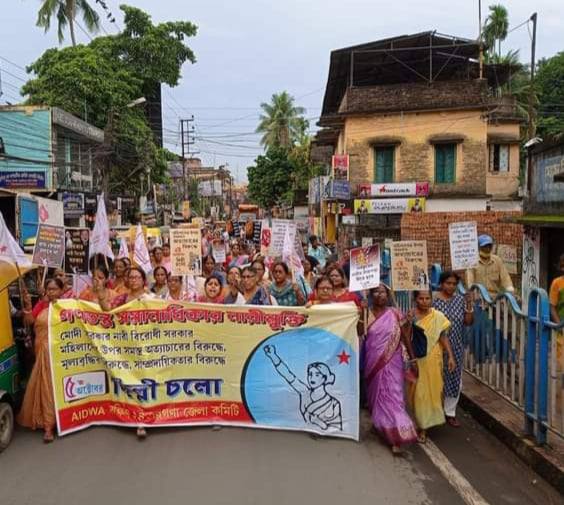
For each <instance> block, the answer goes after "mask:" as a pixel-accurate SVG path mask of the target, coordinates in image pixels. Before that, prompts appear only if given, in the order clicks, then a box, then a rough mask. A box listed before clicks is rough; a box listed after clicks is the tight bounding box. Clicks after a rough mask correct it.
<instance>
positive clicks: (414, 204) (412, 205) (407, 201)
mask: <svg viewBox="0 0 564 505" xmlns="http://www.w3.org/2000/svg"><path fill="white" fill-rule="evenodd" d="M424 211H425V198H382V199H373V200H366V199H363V200H355V201H354V213H355V214H404V213H406V212H424Z"/></svg>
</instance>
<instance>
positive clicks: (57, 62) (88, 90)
mask: <svg viewBox="0 0 564 505" xmlns="http://www.w3.org/2000/svg"><path fill="white" fill-rule="evenodd" d="M27 70H28V72H30V73H31V72H33V74H34V75H35V77H34V78H32V79H30V80H29V81H28V82H27V83H26V84H25V85H24V86H23V87H22V90H21V92H22V94H24V95H27V96H28V97H29V98H28V100H27V102H28V103H29V104H32V105H41V104H47V105H51V106H54V107H60V108H62V109H65V110H66V111H67V112H70V113H72V114H74V115H76V116H79V117H81V118H83V119H85V120H87V121H88V122H90V123H92V124H93V125H95V126H98V127H99V128H103V127H104V126H105V124H106V122H107V119H108V112H109V110H110V109H112V108H123V107H125V105H126V104H128V103H129V102H130V101H131V100H134V99H135V98H137V97H139V96H141V95H142V86H143V81H142V79H140V78H139V77H137V76H136V75H135V74H134V73H133V72H131V71H130V70H129V69H128V68H127V66H126V65H124V64H123V63H122V62H121V61H119V60H118V59H112V58H106V57H105V56H104V55H103V54H100V53H99V52H98V51H96V50H95V49H93V48H92V47H90V46H82V45H80V46H77V47H67V48H64V49H48V50H47V51H45V53H43V55H42V56H41V57H40V58H39V59H38V60H37V61H35V62H34V63H32V64H31V65H30V66H29V67H28V68H27Z"/></svg>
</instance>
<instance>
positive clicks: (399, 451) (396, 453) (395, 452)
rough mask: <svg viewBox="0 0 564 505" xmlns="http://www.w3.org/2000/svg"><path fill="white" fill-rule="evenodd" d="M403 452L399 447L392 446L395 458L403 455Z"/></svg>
mask: <svg viewBox="0 0 564 505" xmlns="http://www.w3.org/2000/svg"><path fill="white" fill-rule="evenodd" d="M402 453H403V452H402V450H401V447H400V446H399V445H392V454H393V455H394V456H401V455H402Z"/></svg>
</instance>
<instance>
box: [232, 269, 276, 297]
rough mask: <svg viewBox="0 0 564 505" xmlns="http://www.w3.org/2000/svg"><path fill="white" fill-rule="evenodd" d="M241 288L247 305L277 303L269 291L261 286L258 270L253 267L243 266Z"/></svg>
mask: <svg viewBox="0 0 564 505" xmlns="http://www.w3.org/2000/svg"><path fill="white" fill-rule="evenodd" d="M241 288H242V292H243V297H244V298H245V304H246V305H277V303H276V301H275V300H273V299H272V297H271V296H270V294H269V293H268V291H267V290H266V289H265V288H263V287H261V286H259V284H258V276H257V271H256V270H255V269H254V268H253V267H245V268H243V272H242V273H241Z"/></svg>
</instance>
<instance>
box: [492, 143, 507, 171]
mask: <svg viewBox="0 0 564 505" xmlns="http://www.w3.org/2000/svg"><path fill="white" fill-rule="evenodd" d="M490 172H509V144H490Z"/></svg>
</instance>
